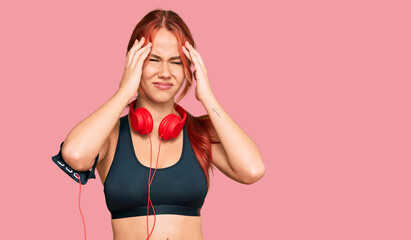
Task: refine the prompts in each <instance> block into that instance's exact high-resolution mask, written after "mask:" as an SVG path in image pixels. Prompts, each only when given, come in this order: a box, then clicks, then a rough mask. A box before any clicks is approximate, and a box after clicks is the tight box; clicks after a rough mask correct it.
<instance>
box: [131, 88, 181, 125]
mask: <svg viewBox="0 0 411 240" xmlns="http://www.w3.org/2000/svg"><path fill="white" fill-rule="evenodd" d="M139 107H143V108H145V109H147V110H148V111H149V112H150V114H151V116H152V117H153V123H154V125H155V126H158V125H159V124H160V122H161V120H163V118H164V117H165V116H167V115H169V114H171V113H174V114H176V115H177V116H180V114H179V113H178V112H177V110H176V109H175V108H174V99H173V98H172V99H170V101H168V102H166V103H159V102H152V101H149V100H148V99H147V98H143V97H141V96H140V95H139V96H137V101H136V105H135V107H134V109H136V108H139ZM180 117H181V116H180Z"/></svg>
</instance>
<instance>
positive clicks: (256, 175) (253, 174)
mask: <svg viewBox="0 0 411 240" xmlns="http://www.w3.org/2000/svg"><path fill="white" fill-rule="evenodd" d="M264 174H265V166H264V165H262V167H260V168H258V169H254V170H252V171H250V173H249V175H248V177H247V178H245V179H244V180H243V183H244V184H246V185H250V184H253V183H256V182H257V181H259V180H260V179H261V178H262V177H263V176H264Z"/></svg>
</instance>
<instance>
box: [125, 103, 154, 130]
mask: <svg viewBox="0 0 411 240" xmlns="http://www.w3.org/2000/svg"><path fill="white" fill-rule="evenodd" d="M134 102H135V100H134ZM134 102H132V103H131V105H130V114H129V115H130V124H131V127H132V128H133V129H134V130H135V131H137V132H138V133H140V134H141V135H145V134H147V132H148V133H149V134H150V133H151V131H152V130H153V117H152V116H151V114H150V112H149V111H148V110H147V109H145V108H136V109H135V110H134V111H132V110H131V108H132V107H133V106H134Z"/></svg>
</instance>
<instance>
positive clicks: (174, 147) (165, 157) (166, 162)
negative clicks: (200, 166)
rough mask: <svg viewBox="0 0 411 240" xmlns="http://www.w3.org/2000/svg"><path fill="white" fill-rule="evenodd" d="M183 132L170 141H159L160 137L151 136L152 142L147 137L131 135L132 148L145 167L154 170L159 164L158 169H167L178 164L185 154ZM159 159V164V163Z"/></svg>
mask: <svg viewBox="0 0 411 240" xmlns="http://www.w3.org/2000/svg"><path fill="white" fill-rule="evenodd" d="M183 135H184V134H183V132H181V133H180V134H179V135H178V136H177V137H176V138H174V139H169V140H166V141H165V140H161V143H160V141H159V139H158V135H153V136H151V142H150V139H149V138H148V136H147V135H145V136H141V135H138V134H131V139H132V145H133V146H132V148H133V150H134V155H135V156H136V158H137V161H139V162H140V163H141V164H142V165H143V166H145V167H148V168H149V167H150V160H151V167H152V168H154V167H155V166H156V164H157V169H161V168H167V167H170V166H173V165H174V164H176V163H177V162H178V161H179V159H180V158H181V156H182V153H183V144H184V139H183V137H184V136H183ZM157 159H158V162H157Z"/></svg>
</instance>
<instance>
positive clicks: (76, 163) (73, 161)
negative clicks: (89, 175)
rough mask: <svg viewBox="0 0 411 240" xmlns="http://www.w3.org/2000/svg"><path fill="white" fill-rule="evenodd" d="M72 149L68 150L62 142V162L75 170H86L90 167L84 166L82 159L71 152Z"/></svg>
mask: <svg viewBox="0 0 411 240" xmlns="http://www.w3.org/2000/svg"><path fill="white" fill-rule="evenodd" d="M72 153H73V151H70V150H69V149H67V148H64V144H63V148H62V149H61V157H62V158H63V160H64V162H66V164H67V165H68V166H69V167H71V168H72V169H74V170H76V171H80V172H82V171H87V170H89V169H90V168H89V167H87V166H84V164H82V161H81V160H80V158H79V157H77V156H78V155H75V154H72Z"/></svg>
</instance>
